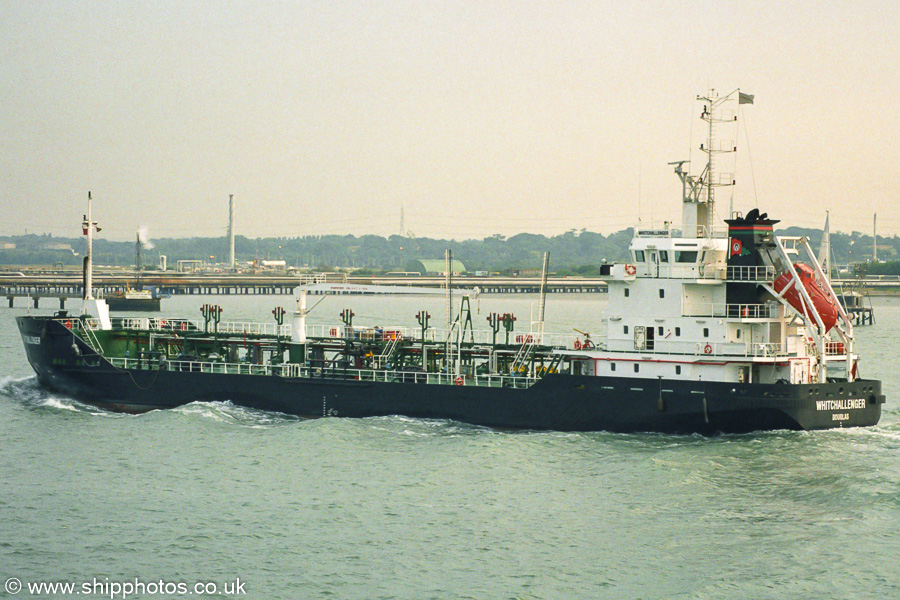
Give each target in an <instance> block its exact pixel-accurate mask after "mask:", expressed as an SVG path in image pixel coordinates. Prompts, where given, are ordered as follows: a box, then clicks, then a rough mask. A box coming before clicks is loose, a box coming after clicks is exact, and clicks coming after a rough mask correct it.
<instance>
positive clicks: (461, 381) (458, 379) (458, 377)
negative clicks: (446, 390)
mask: <svg viewBox="0 0 900 600" xmlns="http://www.w3.org/2000/svg"><path fill="white" fill-rule="evenodd" d="M454 381H455V382H456V385H462V384H463V378H462V375H457V376H456V379H454Z"/></svg>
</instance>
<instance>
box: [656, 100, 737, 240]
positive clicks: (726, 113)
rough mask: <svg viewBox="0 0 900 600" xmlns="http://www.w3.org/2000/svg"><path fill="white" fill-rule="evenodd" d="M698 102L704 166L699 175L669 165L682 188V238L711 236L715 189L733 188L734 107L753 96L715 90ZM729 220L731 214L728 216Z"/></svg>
mask: <svg viewBox="0 0 900 600" xmlns="http://www.w3.org/2000/svg"><path fill="white" fill-rule="evenodd" d="M697 101H698V102H699V103H702V106H703V108H702V110H701V112H700V120H701V121H703V123H704V124H705V129H706V140H705V141H704V142H703V143H701V144H700V151H701V152H703V153H704V154H706V164H705V165H703V167H702V170H701V171H700V173H695V174H689V173H688V172H686V171H685V170H684V169H683V168H682V167H683V165H684V164H685V163H686V162H688V161H677V162H674V163H669V164H671V165H675V173H676V174H677V175H678V177H679V178H680V179H681V182H682V185H683V192H682V194H683V198H682V200H683V202H684V204H683V208H682V221H683V226H682V230H683V235H684V237H690V238H694V237H712V236H713V229H714V226H715V204H716V190H717V189H718V188H721V187H730V186H733V185H734V183H735V181H734V155H735V153H736V152H737V145H736V144H735V140H736V138H737V106H739V105H741V104H752V103H753V96H751V95H749V94H743V93H741V91H740V90H734V91H733V92H731V93H730V94H727V95H725V96H720V95H719V94H717V93H716V91H715V90H710V92H709V93H708V94H707V95H705V96H697ZM728 216H729V217H730V216H731V215H728Z"/></svg>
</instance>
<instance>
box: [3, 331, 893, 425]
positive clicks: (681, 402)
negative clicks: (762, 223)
mask: <svg viewBox="0 0 900 600" xmlns="http://www.w3.org/2000/svg"><path fill="white" fill-rule="evenodd" d="M17 321H18V324H19V329H20V331H21V333H22V336H23V340H24V341H25V347H26V351H27V354H28V359H29V361H30V362H31V364H32V366H33V367H34V369H35V372H36V373H37V374H38V378H39V381H40V383H41V384H42V385H43V386H44V387H46V388H48V389H50V390H52V391H56V392H60V393H63V394H66V395H70V396H71V397H74V398H76V399H79V400H82V401H84V402H87V403H90V404H94V405H97V406H101V407H104V408H108V409H111V410H116V411H125V412H143V411H148V410H155V409H163V408H173V407H177V406H181V405H184V404H187V403H190V402H195V401H230V402H232V403H233V404H235V405H238V406H245V407H249V408H254V409H260V410H266V411H277V412H282V413H286V414H290V415H297V416H301V417H323V416H326V417H327V416H339V417H376V416H387V415H405V416H409V417H415V418H425V419H452V420H456V421H462V422H466V423H471V424H474V425H483V426H487V427H493V428H501V429H549V430H558V431H613V432H662V433H703V434H713V433H718V432H728V433H745V432H751V431H759V430H773V429H794V430H798V429H830V428H835V427H854V426H867V425H874V424H876V423H877V422H878V420H879V418H880V416H881V405H882V404H883V403H884V396H883V395H882V394H881V383H880V382H878V381H873V380H857V381H854V382H852V383H847V382H842V383H829V384H821V385H820V384H815V385H777V384H776V385H764V384H732V383H719V382H700V381H684V380H665V379H663V380H659V379H632V378H624V377H593V376H572V375H562V374H554V375H547V376H546V377H544V378H543V379H541V380H540V381H538V382H537V383H536V384H534V385H533V386H531V387H529V388H524V389H515V388H491V387H474V386H464V385H463V386H453V385H430V384H425V383H413V382H408V383H403V382H372V381H357V380H352V379H333V378H285V377H279V376H274V375H270V376H263V375H236V374H218V373H201V372H180V371H170V370H155V369H152V370H151V369H148V370H135V369H128V370H125V369H119V368H116V367H114V366H113V365H111V364H110V363H109V362H108V361H106V360H105V359H103V358H102V357H101V356H99V355H97V354H95V353H94V352H93V350H91V348H90V347H88V346H87V345H86V344H85V343H84V342H83V341H82V340H80V339H79V338H77V337H75V336H74V335H73V334H72V333H71V332H70V331H69V330H67V329H65V328H64V327H62V326H61V325H60V324H59V323H56V322H54V321H51V320H47V319H41V318H35V317H19V318H18V319H17ZM73 344H74V345H75V346H77V347H78V352H77V353H76V352H75V351H74V350H73Z"/></svg>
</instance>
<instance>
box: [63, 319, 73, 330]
mask: <svg viewBox="0 0 900 600" xmlns="http://www.w3.org/2000/svg"><path fill="white" fill-rule="evenodd" d="M63 325H65V326H66V329H72V321H66V322H65V323H63Z"/></svg>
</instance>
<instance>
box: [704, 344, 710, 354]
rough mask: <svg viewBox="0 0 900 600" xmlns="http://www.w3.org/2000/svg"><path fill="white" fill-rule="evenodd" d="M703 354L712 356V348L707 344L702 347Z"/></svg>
mask: <svg viewBox="0 0 900 600" xmlns="http://www.w3.org/2000/svg"><path fill="white" fill-rule="evenodd" d="M703 352H704V353H706V354H712V346H710V345H709V344H707V345H705V346H703Z"/></svg>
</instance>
